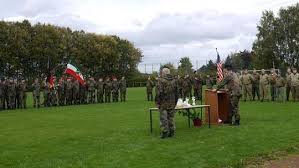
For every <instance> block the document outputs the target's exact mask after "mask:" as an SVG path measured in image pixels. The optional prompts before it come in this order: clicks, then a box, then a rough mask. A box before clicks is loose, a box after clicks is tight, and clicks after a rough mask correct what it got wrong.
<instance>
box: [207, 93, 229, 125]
mask: <svg viewBox="0 0 299 168" xmlns="http://www.w3.org/2000/svg"><path fill="white" fill-rule="evenodd" d="M205 104H207V105H210V106H211V108H210V110H211V111H210V112H211V124H219V122H218V119H221V120H222V123H228V122H229V120H230V119H229V113H230V97H229V95H228V93H227V91H225V90H220V91H217V92H213V91H212V90H208V89H207V90H206V93H205ZM207 115H208V114H207V112H206V116H207ZM207 120H208V119H207V117H206V123H207V122H208V121H207Z"/></svg>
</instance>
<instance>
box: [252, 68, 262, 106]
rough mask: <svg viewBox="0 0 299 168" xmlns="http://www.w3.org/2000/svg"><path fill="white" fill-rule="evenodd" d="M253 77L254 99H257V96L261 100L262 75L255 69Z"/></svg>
mask: <svg viewBox="0 0 299 168" xmlns="http://www.w3.org/2000/svg"><path fill="white" fill-rule="evenodd" d="M252 79H253V80H252V100H253V101H254V100H255V96H257V98H258V100H260V89H259V87H260V75H259V74H258V73H257V71H256V70H255V69H254V70H253V74H252Z"/></svg>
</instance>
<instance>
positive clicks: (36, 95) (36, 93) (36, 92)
mask: <svg viewBox="0 0 299 168" xmlns="http://www.w3.org/2000/svg"><path fill="white" fill-rule="evenodd" d="M32 88H33V91H32V94H33V107H34V108H36V107H37V108H39V107H40V84H39V80H38V78H36V79H35V81H34V83H33V84H32Z"/></svg>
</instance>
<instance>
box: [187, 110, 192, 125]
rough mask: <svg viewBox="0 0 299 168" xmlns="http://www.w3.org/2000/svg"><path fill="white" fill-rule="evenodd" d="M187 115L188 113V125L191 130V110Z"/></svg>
mask: <svg viewBox="0 0 299 168" xmlns="http://www.w3.org/2000/svg"><path fill="white" fill-rule="evenodd" d="M187 113H188V125H189V128H191V123H190V109H187Z"/></svg>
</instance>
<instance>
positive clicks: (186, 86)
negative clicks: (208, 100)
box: [183, 75, 192, 99]
mask: <svg viewBox="0 0 299 168" xmlns="http://www.w3.org/2000/svg"><path fill="white" fill-rule="evenodd" d="M191 91H192V82H191V79H190V77H189V75H186V76H185V79H184V81H183V98H184V99H185V98H191V97H192V93H191Z"/></svg>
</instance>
